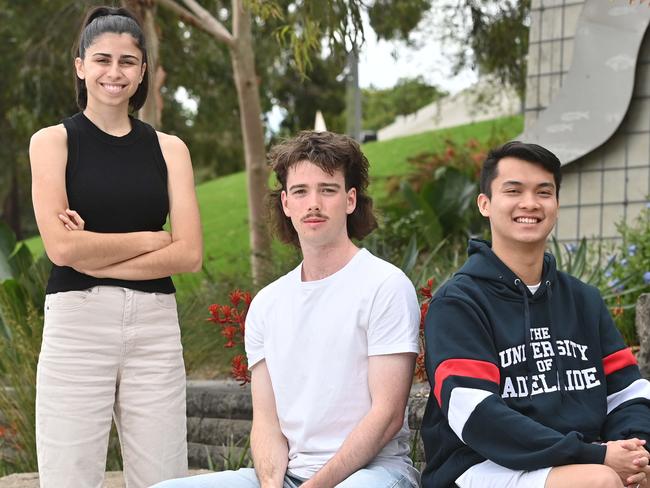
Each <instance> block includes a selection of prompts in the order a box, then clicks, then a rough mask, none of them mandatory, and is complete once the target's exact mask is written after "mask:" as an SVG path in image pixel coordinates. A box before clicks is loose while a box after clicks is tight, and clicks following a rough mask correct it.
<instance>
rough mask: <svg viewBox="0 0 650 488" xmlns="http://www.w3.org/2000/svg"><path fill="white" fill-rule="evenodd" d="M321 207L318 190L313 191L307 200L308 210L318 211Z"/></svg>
mask: <svg viewBox="0 0 650 488" xmlns="http://www.w3.org/2000/svg"><path fill="white" fill-rule="evenodd" d="M320 207H321V199H320V195H319V193H318V192H314V193H313V194H312V196H311V198H310V200H309V211H310V212H318V211H320Z"/></svg>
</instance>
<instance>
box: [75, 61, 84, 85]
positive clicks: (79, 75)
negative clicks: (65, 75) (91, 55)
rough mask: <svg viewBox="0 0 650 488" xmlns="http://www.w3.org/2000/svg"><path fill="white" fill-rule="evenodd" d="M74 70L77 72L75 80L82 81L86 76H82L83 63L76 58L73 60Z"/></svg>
mask: <svg viewBox="0 0 650 488" xmlns="http://www.w3.org/2000/svg"><path fill="white" fill-rule="evenodd" d="M74 69H75V71H76V72H77V78H79V79H80V80H83V79H84V77H85V76H86V75H85V74H84V62H83V59H81V58H78V57H77V58H75V59H74Z"/></svg>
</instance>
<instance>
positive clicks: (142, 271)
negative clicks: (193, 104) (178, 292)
mask: <svg viewBox="0 0 650 488" xmlns="http://www.w3.org/2000/svg"><path fill="white" fill-rule="evenodd" d="M201 253H202V251H201V249H200V247H199V249H193V248H191V246H189V245H187V243H186V242H184V241H175V242H172V243H171V244H170V245H168V246H166V247H164V248H162V249H159V250H157V251H152V252H148V253H145V254H141V255H139V256H136V257H134V258H131V259H127V260H125V261H122V262H119V263H115V264H111V265H109V266H105V267H101V268H97V269H94V268H86V269H83V268H82V269H79V271H81V272H83V273H86V274H89V275H91V276H95V277H97V278H114V279H121V280H132V281H133V280H153V279H157V278H165V277H167V276H171V275H173V274H178V273H186V272H194V271H198V270H199V269H201V260H202V256H201Z"/></svg>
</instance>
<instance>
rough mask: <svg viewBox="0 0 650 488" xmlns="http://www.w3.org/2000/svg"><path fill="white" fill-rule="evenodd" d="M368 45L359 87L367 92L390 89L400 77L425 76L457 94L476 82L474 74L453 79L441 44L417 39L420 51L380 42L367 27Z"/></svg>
mask: <svg viewBox="0 0 650 488" xmlns="http://www.w3.org/2000/svg"><path fill="white" fill-rule="evenodd" d="M364 30H365V36H366V42H365V44H364V46H363V47H362V50H361V52H360V53H359V85H360V86H361V87H362V88H368V87H370V85H373V86H374V87H375V88H390V87H392V86H395V83H397V80H398V79H399V78H400V77H408V78H411V77H415V76H418V75H422V76H423V77H424V79H425V80H426V81H427V82H429V83H430V84H432V85H436V86H439V87H440V88H442V89H443V90H446V91H448V92H449V93H452V94H453V93H457V92H458V91H460V90H462V89H464V88H467V87H468V86H470V85H471V84H473V83H474V82H475V81H476V75H475V73H473V72H472V71H463V72H462V73H460V74H459V75H458V76H451V63H450V62H449V60H447V59H446V58H445V56H444V54H443V50H442V46H441V44H440V42H437V41H435V40H433V39H431V38H429V39H426V38H424V37H423V36H424V35H426V34H420V36H419V38H418V36H414V37H415V39H416V43H417V44H421V45H420V46H419V47H417V48H416V47H409V46H407V45H406V44H405V43H404V42H397V41H390V42H389V41H384V40H380V41H378V40H377V36H376V35H375V33H374V32H373V30H372V29H371V28H370V26H368V27H367V28H365V29H364Z"/></svg>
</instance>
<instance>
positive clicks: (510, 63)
mask: <svg viewBox="0 0 650 488" xmlns="http://www.w3.org/2000/svg"><path fill="white" fill-rule="evenodd" d="M444 13H445V15H444V21H443V23H441V25H440V26H439V27H440V29H441V32H442V36H441V37H442V38H443V39H445V40H451V41H452V42H453V44H454V45H455V46H458V48H457V49H456V51H455V52H452V51H448V52H452V54H451V57H452V59H453V61H454V64H455V71H456V72H459V71H460V70H461V69H463V68H468V67H469V68H472V69H478V70H479V71H480V72H481V73H482V74H493V75H495V76H496V77H497V79H499V81H501V82H502V83H506V84H508V85H510V86H512V87H513V88H514V89H515V90H516V91H517V93H518V94H519V96H520V98H522V99H523V96H524V93H525V92H526V56H527V54H528V30H529V16H530V0H503V1H500V2H486V1H484V0H460V1H458V2H454V3H453V4H452V5H451V6H450V5H447V6H446V7H444Z"/></svg>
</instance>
